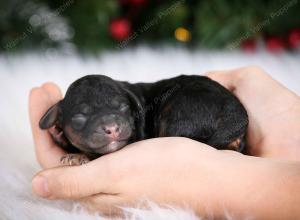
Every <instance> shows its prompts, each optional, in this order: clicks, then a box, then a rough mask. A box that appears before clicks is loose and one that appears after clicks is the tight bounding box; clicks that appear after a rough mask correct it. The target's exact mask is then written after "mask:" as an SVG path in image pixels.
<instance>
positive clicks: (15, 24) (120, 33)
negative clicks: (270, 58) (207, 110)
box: [0, 0, 300, 53]
mask: <svg viewBox="0 0 300 220" xmlns="http://www.w3.org/2000/svg"><path fill="white" fill-rule="evenodd" d="M299 13H300V4H299V2H298V0H261V1H251V0H246V1H239V0H233V1H230V0H175V1H174V0H102V1H100V0H89V1H79V0H9V1H4V0H2V1H1V3H0V44H1V48H0V50H2V52H15V51H20V50H25V49H30V50H32V49H41V50H46V51H48V52H50V53H51V52H55V50H56V49H63V50H65V51H72V52H73V51H77V52H78V51H79V52H80V53H83V52H84V53H98V52H102V51H104V50H110V49H112V50H119V49H125V48H126V47H132V46H136V45H138V44H141V43H143V44H148V45H151V46H160V45H161V44H167V45H173V46H183V47H186V48H189V49H199V48H209V49H211V48H223V49H228V50H234V49H241V50H245V51H255V50H256V49H257V47H259V46H261V47H265V48H266V49H267V50H268V51H271V52H279V51H282V50H288V51H291V52H292V51H294V50H297V49H298V47H299V45H300V16H299Z"/></svg>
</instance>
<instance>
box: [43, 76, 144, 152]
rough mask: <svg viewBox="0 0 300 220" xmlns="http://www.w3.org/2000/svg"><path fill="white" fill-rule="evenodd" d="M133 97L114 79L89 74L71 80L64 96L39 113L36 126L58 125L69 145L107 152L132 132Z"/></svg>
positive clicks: (136, 105) (133, 126)
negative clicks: (40, 114) (44, 111)
mask: <svg viewBox="0 0 300 220" xmlns="http://www.w3.org/2000/svg"><path fill="white" fill-rule="evenodd" d="M140 107H141V106H140V103H139V100H138V99H137V97H136V96H135V95H134V94H133V93H132V92H130V91H129V90H128V89H126V88H124V86H123V85H122V84H121V83H120V82H117V81H114V80H112V79H111V78H109V77H106V76H100V75H90V76H86V77H83V78H81V79H79V80H77V81H75V82H74V83H73V84H72V85H71V86H70V87H69V89H68V91H67V93H66V96H65V98H64V99H63V100H61V101H60V102H59V103H57V104H56V105H54V106H52V107H51V108H50V109H49V110H48V112H46V114H45V115H44V116H43V117H42V119H41V121H40V127H41V128H42V129H48V128H50V127H52V126H54V125H58V126H59V127H61V129H62V130H63V132H64V135H65V136H66V137H67V139H68V140H69V141H70V142H71V143H72V145H73V146H75V147H77V148H78V149H79V150H81V151H83V152H86V153H98V154H107V153H110V152H113V151H116V150H118V149H120V148H122V147H123V146H125V145H126V144H127V143H128V142H129V141H130V140H131V139H132V138H134V137H135V135H136V129H135V120H134V119H135V118H134V111H138V108H140Z"/></svg>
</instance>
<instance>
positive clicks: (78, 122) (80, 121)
mask: <svg viewBox="0 0 300 220" xmlns="http://www.w3.org/2000/svg"><path fill="white" fill-rule="evenodd" d="M86 121H87V116H85V115H84V114H76V115H74V116H73V117H72V127H73V128H74V129H75V130H81V129H82V128H83V127H84V126H85V124H86Z"/></svg>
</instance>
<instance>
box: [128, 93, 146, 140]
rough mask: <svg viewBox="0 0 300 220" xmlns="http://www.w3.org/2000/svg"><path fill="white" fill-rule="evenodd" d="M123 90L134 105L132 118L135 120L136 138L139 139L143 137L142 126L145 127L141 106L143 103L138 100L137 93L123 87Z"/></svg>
mask: <svg viewBox="0 0 300 220" xmlns="http://www.w3.org/2000/svg"><path fill="white" fill-rule="evenodd" d="M123 90H124V91H125V92H126V93H127V95H128V97H129V99H130V101H131V103H132V104H133V106H134V108H135V109H134V111H135V114H134V117H135V118H134V119H135V121H136V123H135V127H136V130H137V131H138V134H137V135H138V138H139V139H144V136H145V134H144V127H145V118H144V115H143V113H144V108H143V105H142V100H140V99H139V98H138V97H137V95H135V94H134V93H133V92H132V91H130V90H129V89H127V88H123Z"/></svg>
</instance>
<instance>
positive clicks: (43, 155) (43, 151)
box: [29, 88, 65, 168]
mask: <svg viewBox="0 0 300 220" xmlns="http://www.w3.org/2000/svg"><path fill="white" fill-rule="evenodd" d="M51 97H53V98H54V96H52V95H51ZM53 101H54V99H52V100H51V99H50V98H49V94H48V92H46V90H44V89H43V88H33V89H32V90H31V91H30V95H29V117H30V123H31V129H32V134H33V140H34V145H35V150H36V155H37V159H38V161H39V163H40V164H41V166H42V167H43V168H49V167H55V166H58V165H59V164H60V158H61V156H62V155H64V154H65V152H64V151H63V150H62V149H61V148H59V147H58V146H56V144H55V143H54V142H53V140H52V138H51V136H50V134H49V133H48V131H46V130H41V129H40V128H39V120H40V119H41V117H42V116H43V115H44V114H45V112H46V111H47V110H48V109H49V107H51V106H52V105H53V104H54V102H53Z"/></svg>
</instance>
